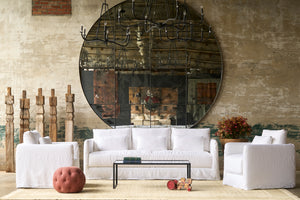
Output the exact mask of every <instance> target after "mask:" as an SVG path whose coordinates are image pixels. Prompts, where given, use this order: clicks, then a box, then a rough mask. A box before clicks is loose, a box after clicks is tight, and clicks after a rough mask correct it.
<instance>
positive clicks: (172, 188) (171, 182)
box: [167, 180, 177, 190]
mask: <svg viewBox="0 0 300 200" xmlns="http://www.w3.org/2000/svg"><path fill="white" fill-rule="evenodd" d="M167 187H168V188H169V190H175V189H176V188H177V184H176V183H175V181H174V180H170V181H168V183H167Z"/></svg>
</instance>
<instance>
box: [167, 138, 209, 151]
mask: <svg viewBox="0 0 300 200" xmlns="http://www.w3.org/2000/svg"><path fill="white" fill-rule="evenodd" d="M204 141H205V138H204V137H203V136H200V135H188V134H186V135H184V136H180V135H174V136H173V150H174V151H203V150H204Z"/></svg>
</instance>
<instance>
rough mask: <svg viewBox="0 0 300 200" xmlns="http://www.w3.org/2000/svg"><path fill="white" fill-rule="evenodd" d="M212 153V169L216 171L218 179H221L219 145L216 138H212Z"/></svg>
mask: <svg viewBox="0 0 300 200" xmlns="http://www.w3.org/2000/svg"><path fill="white" fill-rule="evenodd" d="M210 153H211V156H212V169H214V171H216V180H220V171H219V170H220V169H219V147H218V142H217V140H215V139H211V140H210Z"/></svg>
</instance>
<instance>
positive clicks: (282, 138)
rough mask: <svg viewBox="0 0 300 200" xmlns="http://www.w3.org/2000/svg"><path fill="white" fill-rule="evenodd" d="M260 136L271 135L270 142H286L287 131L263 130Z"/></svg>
mask: <svg viewBox="0 0 300 200" xmlns="http://www.w3.org/2000/svg"><path fill="white" fill-rule="evenodd" d="M262 136H271V137H272V144H286V137H287V131H286V130H284V129H282V130H266V129H265V130H263V132H262Z"/></svg>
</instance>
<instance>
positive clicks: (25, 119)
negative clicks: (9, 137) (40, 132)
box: [19, 90, 30, 143]
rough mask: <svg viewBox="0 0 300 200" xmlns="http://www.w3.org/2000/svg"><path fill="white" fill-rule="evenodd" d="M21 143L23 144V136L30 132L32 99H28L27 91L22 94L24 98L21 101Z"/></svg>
mask: <svg viewBox="0 0 300 200" xmlns="http://www.w3.org/2000/svg"><path fill="white" fill-rule="evenodd" d="M20 109H21V111H20V136H19V138H20V143H23V134H24V132H26V131H29V119H30V114H29V109H30V99H27V98H26V90H23V92H22V98H21V99H20Z"/></svg>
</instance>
